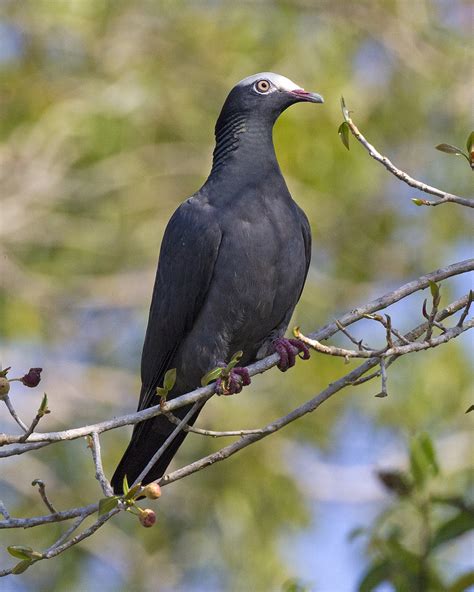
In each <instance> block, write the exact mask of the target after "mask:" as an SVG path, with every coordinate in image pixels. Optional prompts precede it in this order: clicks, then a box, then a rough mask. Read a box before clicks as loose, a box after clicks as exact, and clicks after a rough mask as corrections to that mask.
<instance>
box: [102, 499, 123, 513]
mask: <svg viewBox="0 0 474 592" xmlns="http://www.w3.org/2000/svg"><path fill="white" fill-rule="evenodd" d="M118 501H119V498H118V496H116V495H114V496H111V497H103V498H102V499H101V500H100V502H99V516H103V515H104V514H108V513H109V512H110V510H113V509H114V508H116V507H117V505H118Z"/></svg>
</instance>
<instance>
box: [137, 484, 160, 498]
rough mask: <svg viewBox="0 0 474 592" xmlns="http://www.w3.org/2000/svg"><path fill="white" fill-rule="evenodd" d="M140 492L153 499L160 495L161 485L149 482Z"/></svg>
mask: <svg viewBox="0 0 474 592" xmlns="http://www.w3.org/2000/svg"><path fill="white" fill-rule="evenodd" d="M141 493H142V494H143V495H144V496H145V497H147V498H148V499H152V500H155V499H158V498H159V497H161V487H160V486H159V485H158V483H149V484H148V485H147V486H146V487H144V489H143V491H142V492H141Z"/></svg>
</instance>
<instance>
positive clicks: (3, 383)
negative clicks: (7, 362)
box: [0, 376, 10, 399]
mask: <svg viewBox="0 0 474 592" xmlns="http://www.w3.org/2000/svg"><path fill="white" fill-rule="evenodd" d="M9 392H10V383H9V382H8V378H5V376H0V399H3V397H6V396H7V395H8V393H9Z"/></svg>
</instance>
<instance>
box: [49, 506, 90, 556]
mask: <svg viewBox="0 0 474 592" xmlns="http://www.w3.org/2000/svg"><path fill="white" fill-rule="evenodd" d="M86 518H87V516H82V515H81V516H78V517H77V518H76V519H75V520H74V522H73V523H72V524H71V526H70V527H69V528H68V529H67V530H66V531H65V532H63V534H62V535H61V536H60V537H59V538H58V539H57V541H55V542H54V543H53V544H52V545H51V546H50V547H49V548H48V549H47V550H46V551H45V554H47V553H49V552H50V551H52V550H53V549H56V547H59V546H60V545H62V544H63V543H64V542H65V541H67V540H68V538H69V537H70V536H71V534H72V533H73V532H75V531H76V530H77V529H78V528H79V526H80V525H81V524H82V523H83V522H84V520H85V519H86Z"/></svg>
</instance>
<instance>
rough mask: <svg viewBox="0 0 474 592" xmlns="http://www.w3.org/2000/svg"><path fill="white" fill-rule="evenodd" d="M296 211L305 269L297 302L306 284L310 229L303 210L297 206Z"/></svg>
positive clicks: (309, 259)
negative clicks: (297, 212)
mask: <svg viewBox="0 0 474 592" xmlns="http://www.w3.org/2000/svg"><path fill="white" fill-rule="evenodd" d="M298 209H299V211H300V217H301V232H302V234H303V241H304V252H305V257H306V269H305V274H304V278H303V284H302V286H301V292H300V293H299V296H298V300H299V299H300V297H301V293H302V292H303V288H304V285H305V283H306V277H307V276H308V271H309V264H310V263H311V227H310V225H309V221H308V218H307V217H306V214H305V213H304V212H303V210H302V209H301V208H300V207H299V206H298Z"/></svg>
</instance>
